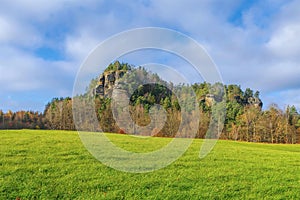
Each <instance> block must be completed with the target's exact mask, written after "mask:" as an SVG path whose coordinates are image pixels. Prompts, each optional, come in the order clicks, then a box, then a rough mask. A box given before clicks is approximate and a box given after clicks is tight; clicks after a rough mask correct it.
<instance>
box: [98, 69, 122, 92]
mask: <svg viewBox="0 0 300 200" xmlns="http://www.w3.org/2000/svg"><path fill="white" fill-rule="evenodd" d="M126 72H127V70H114V71H106V72H104V73H103V74H102V75H100V77H99V79H98V84H97V86H96V87H95V89H94V95H99V96H100V97H105V96H107V95H108V94H111V91H112V89H113V87H114V85H115V83H116V82H117V81H118V80H119V79H120V78H122V77H123V76H124V74H125V73H126Z"/></svg>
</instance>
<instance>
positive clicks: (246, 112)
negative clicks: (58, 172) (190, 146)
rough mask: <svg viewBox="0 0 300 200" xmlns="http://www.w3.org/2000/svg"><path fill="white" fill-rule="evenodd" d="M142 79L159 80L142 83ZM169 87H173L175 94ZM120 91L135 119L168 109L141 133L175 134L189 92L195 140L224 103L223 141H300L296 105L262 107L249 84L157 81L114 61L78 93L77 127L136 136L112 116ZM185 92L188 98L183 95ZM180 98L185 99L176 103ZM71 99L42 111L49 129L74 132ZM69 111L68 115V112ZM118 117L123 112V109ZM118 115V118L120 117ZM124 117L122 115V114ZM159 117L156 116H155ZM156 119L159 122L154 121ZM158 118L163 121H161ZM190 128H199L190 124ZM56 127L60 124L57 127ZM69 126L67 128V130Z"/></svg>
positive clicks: (144, 121)
mask: <svg viewBox="0 0 300 200" xmlns="http://www.w3.org/2000/svg"><path fill="white" fill-rule="evenodd" d="M145 80H148V81H149V82H155V83H157V84H143V83H144V82H145ZM168 88H172V90H173V91H175V92H176V94H179V96H178V95H177V96H175V95H174V94H173V92H172V91H170V90H169V89H168ZM114 90H115V91H119V92H121V93H122V94H124V95H125V96H126V97H127V98H129V100H130V101H129V104H130V108H129V109H130V114H131V116H130V117H131V118H132V119H133V121H134V123H136V124H140V125H147V124H149V123H150V122H151V120H150V118H149V111H150V109H151V108H152V106H154V105H155V104H160V105H161V106H162V107H163V108H164V110H165V111H166V112H167V122H166V123H165V125H164V126H163V128H162V129H161V130H160V131H157V130H155V127H154V128H153V131H150V132H149V133H146V132H145V133H144V134H145V135H153V134H154V135H156V136H163V137H164V136H167V137H173V136H174V134H175V133H177V132H178V128H179V125H180V123H181V122H182V116H181V114H182V109H183V108H184V109H185V110H186V111H187V113H188V114H187V116H185V121H187V122H188V121H192V120H191V119H194V118H195V115H196V114H195V113H194V112H193V110H194V109H193V102H192V101H190V100H191V98H188V94H189V93H190V92H191V90H193V92H194V93H195V95H196V101H197V104H198V105H197V107H198V109H199V112H200V119H201V120H200V122H199V124H198V131H197V133H196V135H195V137H197V138H204V137H205V135H206V133H207V130H208V128H209V123H210V121H211V119H212V117H213V116H212V112H213V110H212V109H216V106H214V105H218V104H220V103H223V104H224V105H225V106H224V108H225V109H226V117H225V118H224V128H223V131H222V133H221V138H223V139H233V140H241V141H252V142H270V143H297V142H300V116H299V114H298V112H297V110H296V109H295V107H294V106H289V107H287V108H286V110H284V111H282V110H280V109H279V108H278V107H276V105H273V106H271V107H270V108H269V109H265V110H262V106H263V102H262V101H261V99H260V98H259V91H256V92H254V91H253V90H251V89H250V88H247V89H246V90H245V91H243V90H242V89H241V87H240V86H238V85H223V84H221V83H215V84H210V83H206V82H204V83H194V84H193V85H191V86H189V85H181V84H179V85H174V84H172V83H167V82H165V81H163V80H161V79H160V77H159V76H158V75H157V74H155V73H151V72H150V71H147V70H145V69H144V68H141V67H135V66H133V65H130V64H127V63H120V62H118V61H116V62H115V63H112V64H110V65H109V66H108V67H107V69H106V70H105V71H104V73H103V74H100V75H99V76H98V78H96V79H93V80H92V81H91V83H90V86H89V87H88V89H87V91H86V93H85V94H84V95H83V96H81V97H78V98H77V99H80V104H81V105H82V106H80V108H78V109H81V111H79V112H78V113H79V114H80V113H83V115H82V116H77V117H78V118H80V119H81V120H83V121H86V123H85V124H83V125H82V126H81V127H80V129H81V130H90V131H97V130H103V131H106V132H117V133H118V132H127V133H128V134H135V133H134V132H135V129H132V128H131V129H128V128H127V131H125V130H124V127H120V126H119V125H118V124H117V123H116V121H115V119H114V116H113V114H112V110H111V95H112V92H113V91H114ZM185 96H186V97H185ZM90 98H92V99H93V101H94V102H93V103H94V104H95V106H96V107H95V113H96V115H97V118H98V120H99V127H98V128H97V127H96V128H95V127H93V128H91V126H90V125H89V121H88V120H89V119H90V117H89V116H84V115H85V113H86V112H85V110H88V109H91V108H89V107H87V106H88V105H89V103H88V102H89V100H88V99H90ZM179 99H185V101H182V102H181V105H179ZM68 101H71V100H67V101H66V100H58V99H54V101H52V102H51V103H49V104H48V105H47V107H46V109H45V118H46V120H47V125H48V127H49V128H51V129H67V130H72V129H73V128H74V127H75V125H74V124H73V122H71V121H66V120H70V117H67V116H70V115H69V114H70V111H71V107H70V105H71V104H69V107H68V106H67V104H68V103H67V102H68ZM67 113H69V114H67ZM121 115H122V113H121ZM120 117H122V116H120ZM124 117H125V115H124ZM157 117H159V116H157ZM158 121H159V120H158ZM160 121H162V120H161V119H160ZM189 126H197V125H196V124H190V125H189ZM59 127H60V128H59ZM70 127H71V128H70ZM180 134H181V136H182V137H190V135H188V134H189V133H187V132H184V131H183V133H180Z"/></svg>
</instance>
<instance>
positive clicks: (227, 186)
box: [0, 130, 300, 199]
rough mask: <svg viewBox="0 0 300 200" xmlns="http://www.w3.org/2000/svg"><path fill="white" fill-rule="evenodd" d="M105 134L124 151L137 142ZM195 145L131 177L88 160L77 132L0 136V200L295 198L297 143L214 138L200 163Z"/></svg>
mask: <svg viewBox="0 0 300 200" xmlns="http://www.w3.org/2000/svg"><path fill="white" fill-rule="evenodd" d="M109 137H110V138H111V139H112V140H115V141H116V143H118V145H120V146H125V148H127V149H131V148H132V149H134V150H137V145H132V144H133V143H135V142H134V141H139V142H140V143H141V142H142V140H141V139H136V138H132V137H128V136H122V135H109ZM168 140H169V139H165V138H152V139H149V140H147V141H146V140H145V141H146V143H147V144H148V145H149V144H150V146H151V145H152V147H160V146H162V145H163V144H166V143H167V142H168ZM201 142H202V141H201V140H195V141H194V143H193V144H192V145H191V147H190V148H189V150H188V151H187V152H186V153H185V155H184V156H183V157H181V158H180V159H179V160H177V161H176V162H174V163H173V164H171V165H170V166H168V167H166V168H164V169H162V170H158V171H155V172H152V173H146V174H130V173H124V172H119V171H116V170H114V169H111V168H109V167H106V166H104V165H102V164H101V163H100V162H99V161H97V160H96V159H94V158H93V157H92V156H91V155H90V154H89V152H88V151H87V150H86V149H85V148H84V147H83V144H82V143H81V141H80V139H79V137H78V135H77V133H76V132H66V131H32V130H20V131H0V152H1V157H0V199H16V197H20V198H21V199H28V198H39V199H41V198H42V199H53V198H64V199H66V198H67V199H76V198H80V199H89V198H90V199H99V198H105V197H106V198H108V199H122V198H125V199H128V198H130V199H143V198H145V199H199V198H203V199H207V198H210V199H226V198H228V199H245V198H247V199H249V198H252V199H261V198H265V199H284V198H285V199H300V145H270V144H253V143H240V142H233V141H218V143H217V145H216V146H215V148H214V150H213V151H212V152H211V153H210V154H209V155H208V156H207V157H206V158H205V159H203V160H199V158H198V153H199V148H200V146H201Z"/></svg>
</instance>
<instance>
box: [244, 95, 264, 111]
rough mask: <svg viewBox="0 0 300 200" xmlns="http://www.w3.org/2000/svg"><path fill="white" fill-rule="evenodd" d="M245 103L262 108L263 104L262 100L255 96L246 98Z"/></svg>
mask: <svg viewBox="0 0 300 200" xmlns="http://www.w3.org/2000/svg"><path fill="white" fill-rule="evenodd" d="M247 103H248V104H249V105H253V106H254V107H256V108H262V106H263V103H262V101H261V100H260V99H259V98H257V97H249V98H248V100H247Z"/></svg>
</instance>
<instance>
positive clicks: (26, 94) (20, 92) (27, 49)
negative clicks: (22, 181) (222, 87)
mask: <svg viewBox="0 0 300 200" xmlns="http://www.w3.org/2000/svg"><path fill="white" fill-rule="evenodd" d="M299 9H300V0H264V1H260V0H226V1H223V0H182V1H181V0H177V1H173V0H159V1H154V0H127V1H121V0H86V1H71V0H52V1H48V0H47V1H46V0H40V1H35V0H23V1H22V0H16V1H9V0H1V6H0V102H1V103H0V109H1V110H3V111H7V110H9V109H10V110H13V111H16V110H37V111H43V110H44V107H45V105H46V103H47V102H49V101H51V99H52V98H53V97H66V96H72V91H73V85H74V82H75V78H76V74H77V72H78V70H79V69H80V66H81V64H82V63H83V61H84V59H85V58H86V57H87V56H88V55H89V53H90V52H91V51H92V50H93V49H94V48H95V47H96V46H97V45H98V44H99V43H100V42H103V41H104V40H106V39H107V38H109V37H111V36H113V35H115V34H118V33H120V32H122V31H126V30H129V29H133V28H142V27H162V28H169V29H173V30H176V31H179V32H182V33H184V34H186V35H187V36H189V37H191V38H193V39H195V40H196V41H197V42H198V43H199V44H201V45H202V46H203V47H204V48H205V49H206V51H207V52H208V54H209V55H210V57H211V58H212V59H213V61H214V62H215V64H216V66H217V67H218V69H219V72H220V74H221V76H222V79H223V81H224V83H226V84H238V85H241V87H242V88H243V89H245V88H246V87H250V88H252V89H253V90H259V91H260V94H261V98H262V100H263V102H264V108H267V107H268V106H269V105H270V104H272V103H276V104H278V105H279V106H280V107H281V108H284V107H286V106H287V105H295V106H296V108H298V109H299V110H300V95H299V94H300V37H298V36H299V35H300V10H299ZM146 54H147V52H144V55H146ZM157 55H158V54H157ZM157 55H156V56H151V55H150V56H148V57H150V58H151V57H156V60H155V62H161V64H169V65H170V64H172V60H171V59H163V58H162V57H160V58H159V59H158V58H157V57H159V56H157ZM138 57H140V56H138ZM138 57H137V58H138ZM133 62H135V61H134V60H133ZM136 62H137V63H139V62H140V61H138V60H137V61H136ZM173 62H174V61H173ZM137 63H131V64H137ZM96 75H97V74H96ZM96 75H95V76H96Z"/></svg>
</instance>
